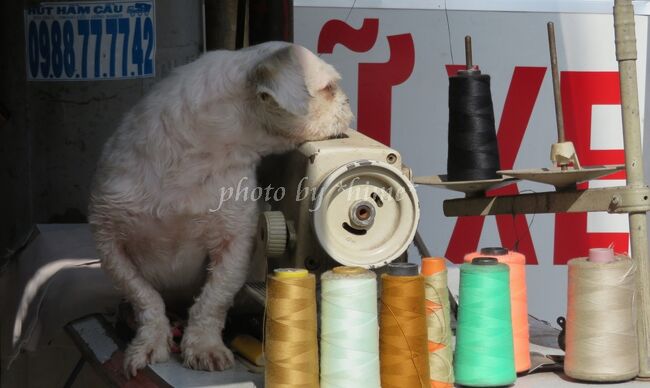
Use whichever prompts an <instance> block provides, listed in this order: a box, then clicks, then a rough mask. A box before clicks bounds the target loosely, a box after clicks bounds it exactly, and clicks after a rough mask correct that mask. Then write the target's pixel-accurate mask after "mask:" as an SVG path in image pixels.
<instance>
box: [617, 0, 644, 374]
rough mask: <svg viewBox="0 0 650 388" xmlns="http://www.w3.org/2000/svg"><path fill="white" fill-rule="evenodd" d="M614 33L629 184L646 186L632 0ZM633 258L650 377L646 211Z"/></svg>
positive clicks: (633, 220) (633, 235)
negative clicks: (635, 266) (635, 267)
mask: <svg viewBox="0 0 650 388" xmlns="http://www.w3.org/2000/svg"><path fill="white" fill-rule="evenodd" d="M614 33H615V41H616V60H617V61H618V70H619V77H620V84H621V111H622V118H623V143H624V147H625V171H626V174H627V185H628V187H632V188H639V187H643V186H645V178H644V175H643V151H642V149H641V144H642V143H641V126H640V121H639V95H638V86H637V85H638V84H637V77H636V35H635V31H634V8H633V6H632V1H631V0H616V1H615V2H614ZM629 223H630V241H631V244H632V249H631V251H632V259H633V260H634V261H635V263H636V265H637V293H636V300H637V335H638V343H639V376H640V377H650V359H649V358H648V355H649V351H650V349H649V348H650V344H649V335H650V317H649V314H650V266H649V263H648V234H647V230H646V213H645V212H634V213H630V214H629Z"/></svg>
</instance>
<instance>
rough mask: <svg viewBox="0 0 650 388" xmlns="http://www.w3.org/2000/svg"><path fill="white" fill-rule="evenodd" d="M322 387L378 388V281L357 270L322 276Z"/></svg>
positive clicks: (343, 269)
mask: <svg viewBox="0 0 650 388" xmlns="http://www.w3.org/2000/svg"><path fill="white" fill-rule="evenodd" d="M320 350H321V375H320V386H321V388H328V387H329V388H334V387H336V388H341V387H350V388H379V387H380V376H379V325H378V323H377V279H376V276H375V274H374V273H373V272H371V271H368V270H366V269H363V268H358V267H337V268H334V269H333V270H332V271H328V272H326V273H324V274H323V276H322V277H321V342H320Z"/></svg>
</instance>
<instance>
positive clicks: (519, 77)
mask: <svg viewBox="0 0 650 388" xmlns="http://www.w3.org/2000/svg"><path fill="white" fill-rule="evenodd" d="M446 68H447V75H449V76H451V75H454V74H456V72H457V71H458V70H461V69H464V68H465V66H463V65H447V66H446ZM545 73H546V68H545V67H520V66H517V67H515V70H514V72H513V75H512V80H511V82H510V88H509V89H508V95H507V96H506V101H505V104H504V106H503V112H502V114H501V121H500V123H499V130H498V132H497V141H498V143H499V159H500V162H501V168H502V169H511V168H513V166H514V163H515V159H516V157H517V154H518V153H519V148H520V146H521V142H522V140H523V138H524V134H525V133H526V128H527V127H528V121H529V120H530V116H531V114H532V112H533V107H534V106H535V101H536V100H537V96H538V95H539V90H540V88H541V86H542V81H543V80H544V74H545ZM516 194H519V189H518V188H517V186H516V185H510V186H507V187H503V188H501V189H498V190H492V191H490V192H488V195H490V196H498V195H516ZM496 220H497V228H498V230H499V236H500V238H501V244H502V245H503V246H504V247H506V248H509V249H516V250H518V251H519V252H521V253H523V254H524V255H525V256H526V263H527V264H537V254H536V253H535V246H534V245H533V239H532V237H531V235H530V230H529V228H528V223H527V221H526V217H525V216H524V215H516V216H514V217H513V216H510V215H500V216H497V217H496ZM484 222H485V218H484V217H482V216H472V217H459V218H458V220H456V225H455V226H454V230H453V232H452V235H451V238H450V240H449V245H448V246H447V252H446V254H445V256H446V257H447V258H448V259H449V260H451V261H453V262H454V263H462V262H463V257H464V256H465V254H466V253H469V252H473V251H475V250H476V249H477V248H478V243H479V240H480V238H481V232H482V230H483V223H484Z"/></svg>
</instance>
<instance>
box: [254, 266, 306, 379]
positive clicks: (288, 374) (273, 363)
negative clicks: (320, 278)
mask: <svg viewBox="0 0 650 388" xmlns="http://www.w3.org/2000/svg"><path fill="white" fill-rule="evenodd" d="M266 299H267V302H266V322H265V335H264V343H265V346H264V353H265V357H266V368H265V376H264V377H265V378H264V380H265V383H264V386H265V387H269V388H273V387H282V388H291V387H295V388H298V387H301V388H302V387H318V343H317V332H316V330H317V323H316V278H315V277H314V275H312V274H310V273H308V272H307V271H306V270H303V269H290V268H289V269H276V270H275V271H274V273H273V275H271V276H269V277H268V280H267V288H266Z"/></svg>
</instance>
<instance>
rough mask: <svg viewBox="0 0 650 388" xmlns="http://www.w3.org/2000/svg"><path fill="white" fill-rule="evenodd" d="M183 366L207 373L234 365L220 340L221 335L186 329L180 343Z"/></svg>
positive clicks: (196, 329)
mask: <svg viewBox="0 0 650 388" xmlns="http://www.w3.org/2000/svg"><path fill="white" fill-rule="evenodd" d="M181 350H182V351H183V365H185V366H186V367H188V368H192V369H201V370H207V371H215V370H224V369H228V368H231V367H232V366H233V365H234V364H235V357H234V356H233V354H232V352H231V351H230V349H228V347H226V345H224V343H223V340H222V339H221V333H219V332H216V331H208V330H204V329H201V328H198V327H191V326H190V327H188V328H187V329H186V330H185V333H184V334H183V341H182V342H181Z"/></svg>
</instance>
